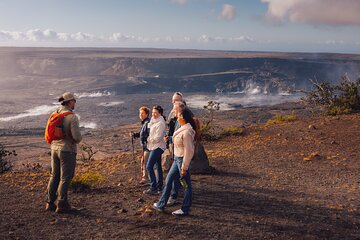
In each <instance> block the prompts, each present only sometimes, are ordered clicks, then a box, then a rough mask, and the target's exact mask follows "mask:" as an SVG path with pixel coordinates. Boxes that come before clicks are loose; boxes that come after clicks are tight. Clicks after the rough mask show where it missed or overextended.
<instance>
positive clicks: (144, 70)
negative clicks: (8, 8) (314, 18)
mask: <svg viewBox="0 0 360 240" xmlns="http://www.w3.org/2000/svg"><path fill="white" fill-rule="evenodd" d="M15 50H16V51H15ZM15 50H12V49H5V50H2V51H0V55H1V56H0V57H1V61H0V77H1V78H2V82H5V80H9V79H21V78H27V79H28V80H27V82H29V81H36V80H39V79H43V80H42V81H45V82H46V81H47V80H44V79H48V81H54V79H65V80H64V81H68V82H69V84H72V83H73V82H76V83H77V85H76V86H79V85H80V86H81V85H83V86H84V85H86V86H88V87H90V88H98V89H111V90H114V89H115V90H116V91H118V92H124V93H153V92H163V91H176V90H181V91H184V92H198V91H201V92H234V91H257V92H259V93H265V94H271V93H277V92H281V91H285V90H286V89H287V88H289V87H293V88H297V89H306V88H308V85H309V79H310V78H312V79H314V78H316V79H318V80H320V81H330V82H333V81H338V80H339V79H340V77H341V76H342V75H343V74H345V73H347V74H348V75H349V76H350V78H355V77H357V76H358V75H359V73H360V70H359V69H360V60H359V58H358V57H356V58H354V57H353V55H349V57H348V58H346V56H345V57H344V55H339V56H337V55H336V54H333V55H329V54H323V55H321V54H318V55H316V57H314V56H313V55H306V54H298V55H296V54H291V55H289V56H286V55H282V56H275V54H274V57H272V56H271V54H267V55H266V56H264V57H259V56H254V57H252V56H251V55H250V56H249V55H247V56H246V57H237V56H233V57H228V56H226V57H222V56H216V57H211V55H210V57H208V56H207V57H202V56H200V57H199V56H197V57H191V56H189V55H191V54H189V53H188V55H187V56H185V57H182V56H180V57H177V56H171V57H169V55H166V56H160V57H159V53H158V54H157V55H156V54H154V57H149V56H146V57H143V58H142V57H141V56H139V53H137V55H136V56H135V55H134V57H131V54H130V55H129V54H128V55H126V56H124V55H121V53H119V51H114V52H111V51H106V52H101V51H99V50H91V49H90V50H81V51H80V50H77V51H75V50H74V51H70V50H68V49H64V50H59V49H57V50H56V51H54V50H52V51H51V50H48V51H45V50H41V51H39V50H37V49H35V50H34V49H30V50H29V49H26V50H19V49H15ZM218 55H219V54H218ZM144 56H145V54H144ZM29 78H30V79H32V80H29ZM66 79H67V80H66ZM74 80H75V81H74ZM0 82H1V80H0ZM49 83H50V82H49ZM89 84H90V85H91V86H89ZM29 85H31V84H29ZM74 86H75V85H74Z"/></svg>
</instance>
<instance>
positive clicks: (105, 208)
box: [0, 109, 360, 239]
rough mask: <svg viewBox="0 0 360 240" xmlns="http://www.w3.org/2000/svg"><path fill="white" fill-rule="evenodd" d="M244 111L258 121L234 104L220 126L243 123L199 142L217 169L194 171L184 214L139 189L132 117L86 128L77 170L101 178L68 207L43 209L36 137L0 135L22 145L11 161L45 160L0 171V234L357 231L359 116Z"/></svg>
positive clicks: (298, 235)
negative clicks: (125, 122) (83, 157)
mask: <svg viewBox="0 0 360 240" xmlns="http://www.w3.org/2000/svg"><path fill="white" fill-rule="evenodd" d="M249 111H254V112H255V113H257V114H258V115H257V116H264V118H263V121H260V122H259V123H256V124H255V123H254V122H256V121H254V120H251V119H250V120H246V121H244V119H243V118H242V117H241V116H242V114H243V113H242V112H239V111H229V112H226V114H224V113H222V114H218V115H217V116H216V119H215V120H216V122H217V123H220V124H219V126H218V128H224V127H226V126H230V125H232V126H245V131H244V133H243V134H242V135H240V136H227V137H223V138H221V139H219V140H216V141H203V144H204V146H205V149H206V151H207V154H208V157H209V161H210V165H211V166H212V167H213V168H214V169H215V170H214V172H213V173H211V174H203V175H201V174H198V175H193V176H192V181H193V206H192V209H191V214H190V215H189V216H187V217H184V218H175V217H173V216H172V215H171V211H173V210H176V209H177V208H178V207H179V205H178V206H174V207H169V208H168V209H166V211H165V213H158V212H155V211H152V210H151V209H150V208H149V207H150V206H151V205H152V204H153V203H154V202H155V201H156V200H157V199H158V197H159V196H144V195H143V194H142V191H143V190H144V189H146V187H144V186H140V185H138V184H137V182H138V180H139V178H138V175H139V162H138V161H137V162H134V161H133V156H132V151H131V144H130V142H129V140H128V137H127V135H128V132H129V131H130V130H133V129H136V128H137V127H138V126H137V125H129V126H125V127H117V128H112V129H105V130H102V131H100V130H98V131H97V132H92V133H88V134H87V135H86V136H85V141H86V143H87V144H89V145H91V146H94V148H96V149H97V150H100V152H99V153H98V154H97V155H96V159H95V160H94V161H91V162H90V163H83V162H80V161H79V164H78V166H77V173H76V174H77V175H78V176H80V175H82V174H84V173H98V174H100V175H101V176H103V178H104V180H103V181H101V182H97V183H96V184H94V185H93V187H92V188H91V189H87V190H83V191H71V192H70V195H69V198H70V201H71V204H72V205H73V206H74V207H76V208H77V209H78V211H76V212H75V213H72V214H56V213H53V212H45V211H44V206H45V204H44V202H45V189H46V183H47V180H48V167H47V166H48V165H47V164H46V162H45V161H48V160H46V159H48V156H47V150H46V148H47V146H46V145H45V144H43V140H42V136H40V135H36V134H35V135H31V136H28V135H21V136H0V140H1V142H5V143H9V142H13V143H14V144H15V143H16V144H18V145H19V149H21V147H23V148H26V149H27V151H25V150H23V151H22V152H20V154H19V156H18V157H17V158H18V160H17V161H23V162H26V159H27V157H30V158H31V156H37V157H38V159H39V161H40V163H41V164H40V165H41V166H42V167H41V168H39V167H34V165H32V164H33V162H31V164H30V165H28V166H27V167H26V166H23V167H19V168H18V169H17V170H14V171H13V172H8V173H5V174H2V175H0V216H1V218H0V239H69V238H70V239H360V203H359V199H360V180H359V175H360V162H359V159H360V144H359V142H360V124H359V121H360V114H352V115H346V116H337V117H333V116H317V117H309V116H305V114H301V117H299V118H298V120H296V121H292V122H286V121H285V122H282V123H277V124H265V123H266V117H265V116H268V117H267V119H268V118H269V117H271V116H272V115H274V114H276V113H280V114H283V113H284V112H283V111H280V110H279V109H270V110H269V111H268V112H266V113H265V112H263V111H261V110H260V111H259V110H255V109H253V110H249ZM288 112H290V109H287V110H286V111H285V113H288ZM255 113H254V116H255ZM295 114H296V113H295ZM248 115H249V114H248ZM250 115H251V114H250ZM251 116H252V115H251ZM254 119H256V117H254ZM42 144H43V145H42ZM13 146H17V145H13ZM31 146H33V147H31ZM18 166H19V165H18ZM20 166H21V165H20Z"/></svg>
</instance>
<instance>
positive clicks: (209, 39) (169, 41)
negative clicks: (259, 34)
mask: <svg viewBox="0 0 360 240" xmlns="http://www.w3.org/2000/svg"><path fill="white" fill-rule="evenodd" d="M239 43H259V41H256V40H255V39H253V38H251V37H249V36H230V37H223V36H209V35H207V34H202V35H200V36H178V37H174V36H170V35H169V36H163V37H159V36H153V37H148V36H136V35H127V34H123V33H111V34H109V35H105V36H97V35H94V34H91V33H84V32H77V33H64V32H62V33H58V32H56V31H54V30H51V29H46V30H40V29H30V30H28V31H25V32H17V31H14V32H11V31H0V46H43V47H45V46H50V47H51V46H64V47H68V46H70V47H72V46H89V47H91V46H95V47H103V46H114V47H130V46H131V47H177V46H179V45H180V46H182V47H184V48H193V47H198V46H199V44H200V45H201V44H205V45H206V46H208V47H211V46H212V44H214V45H216V46H218V47H221V46H223V47H226V45H227V44H230V45H232V46H234V45H238V44H239ZM205 45H204V46H205Z"/></svg>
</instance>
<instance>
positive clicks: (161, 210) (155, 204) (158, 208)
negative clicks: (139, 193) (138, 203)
mask: <svg viewBox="0 0 360 240" xmlns="http://www.w3.org/2000/svg"><path fill="white" fill-rule="evenodd" d="M153 209H155V210H157V211H159V212H163V211H164V208H161V207H159V204H158V203H157V202H156V203H154V204H153Z"/></svg>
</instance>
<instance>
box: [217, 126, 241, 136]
mask: <svg viewBox="0 0 360 240" xmlns="http://www.w3.org/2000/svg"><path fill="white" fill-rule="evenodd" d="M243 133H244V128H242V127H235V126H230V127H227V128H225V129H224V131H223V132H222V135H223V136H240V135H242V134H243Z"/></svg>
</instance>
